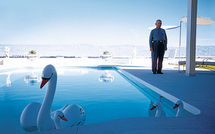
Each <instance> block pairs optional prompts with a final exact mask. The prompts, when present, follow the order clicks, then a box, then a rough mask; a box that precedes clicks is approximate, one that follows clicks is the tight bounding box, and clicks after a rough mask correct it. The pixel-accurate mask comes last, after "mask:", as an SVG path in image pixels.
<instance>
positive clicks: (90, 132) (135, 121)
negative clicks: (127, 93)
mask: <svg viewBox="0 0 215 134" xmlns="http://www.w3.org/2000/svg"><path fill="white" fill-rule="evenodd" d="M122 68H123V67H122ZM124 70H125V71H127V72H129V73H131V74H133V75H134V76H136V77H138V78H140V79H142V80H144V81H146V82H148V83H150V84H152V85H154V86H156V87H158V88H160V89H162V90H163V91H165V92H167V93H170V94H172V95H174V96H175V97H177V98H180V99H182V100H184V101H185V102H187V103H189V104H191V105H193V106H195V107H197V108H198V109H200V110H201V114H200V115H197V116H190V117H179V118H176V117H160V118H154V117H140V118H126V119H119V120H114V121H108V122H102V123H96V124H89V125H85V126H81V127H77V128H66V129H60V130H56V131H55V132H54V131H49V132H44V133H41V134H53V133H59V134H67V133H78V134H143V133H149V134H151V133H153V134H160V133H161V134H167V133H170V134H173V133H174V134H182V133H183V134H191V133H192V134H213V133H215V113H214V111H215V107H214V104H215V97H214V96H215V72H211V71H197V72H196V76H190V77H189V76H186V75H185V73H184V72H180V73H179V72H178V71H177V70H168V69H165V70H163V72H164V74H163V75H159V74H156V75H154V74H152V72H151V70H150V69H144V68H141V67H138V68H137V67H125V68H124Z"/></svg>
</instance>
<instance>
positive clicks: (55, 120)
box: [54, 117, 62, 129]
mask: <svg viewBox="0 0 215 134" xmlns="http://www.w3.org/2000/svg"><path fill="white" fill-rule="evenodd" d="M54 123H55V126H56V128H57V129H60V128H62V127H61V124H60V118H59V117H55V118H54Z"/></svg>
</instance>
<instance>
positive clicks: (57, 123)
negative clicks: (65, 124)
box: [54, 110, 68, 129]
mask: <svg viewBox="0 0 215 134" xmlns="http://www.w3.org/2000/svg"><path fill="white" fill-rule="evenodd" d="M60 120H64V121H68V120H67V119H66V118H65V116H64V114H63V112H62V111H60V110H57V111H55V112H54V123H55V126H56V129H60V128H62V127H61V123H60Z"/></svg>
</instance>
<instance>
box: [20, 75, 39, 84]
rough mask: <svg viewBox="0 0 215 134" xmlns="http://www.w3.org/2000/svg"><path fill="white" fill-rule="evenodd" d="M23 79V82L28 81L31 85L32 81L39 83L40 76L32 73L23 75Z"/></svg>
mask: <svg viewBox="0 0 215 134" xmlns="http://www.w3.org/2000/svg"><path fill="white" fill-rule="evenodd" d="M24 81H25V83H30V84H31V85H34V83H39V82H40V81H41V77H39V76H37V75H35V74H33V73H32V74H31V75H28V76H25V77H24Z"/></svg>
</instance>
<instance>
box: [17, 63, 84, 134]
mask: <svg viewBox="0 0 215 134" xmlns="http://www.w3.org/2000/svg"><path fill="white" fill-rule="evenodd" d="M47 82H48V88H47V91H46V95H45V98H44V100H43V103H42V104H41V103H38V102H33V103H31V104H29V105H27V106H26V107H25V109H24V110H23V112H22V114H21V118H20V124H21V126H22V128H23V129H24V130H25V131H27V132H32V131H36V130H37V129H39V131H47V130H52V129H55V124H54V120H53V119H52V118H51V116H52V117H53V114H54V113H53V112H52V113H50V111H51V105H52V102H53V99H54V94H55V90H56V84H57V72H56V69H55V67H54V66H53V65H47V66H46V67H45V68H44V70H43V73H42V83H41V86H40V88H42V87H43V86H44V85H45V84H46V83H47ZM72 106H73V105H70V106H67V105H66V106H64V107H63V108H62V109H61V110H62V111H63V112H64V115H66V116H68V117H69V116H71V115H70V114H72V113H73V112H74V111H71V110H72V108H71V107H72ZM75 106H76V105H75ZM81 109H82V108H81V107H80V106H79V113H80V114H81V113H82V114H81V115H82V116H81V117H83V118H84V119H81V123H83V122H84V121H85V118H86V116H85V113H84V112H80V111H83V109H82V110H81ZM79 117H80V116H78V117H76V118H74V119H75V120H78V119H79ZM67 119H68V118H67ZM83 120H84V121H83ZM79 122H80V121H79ZM79 122H78V123H79ZM69 123H71V120H70V119H69ZM72 125H73V124H70V126H72ZM67 126H68V125H67Z"/></svg>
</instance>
